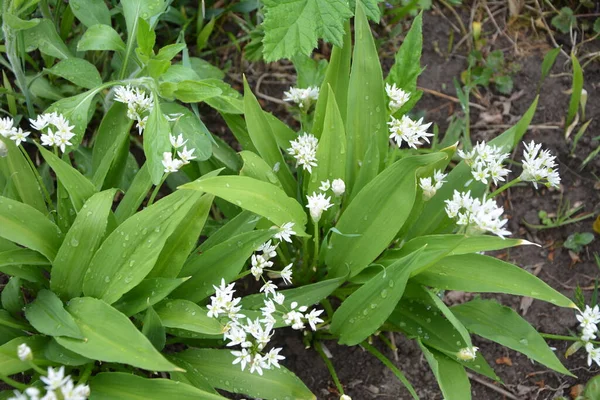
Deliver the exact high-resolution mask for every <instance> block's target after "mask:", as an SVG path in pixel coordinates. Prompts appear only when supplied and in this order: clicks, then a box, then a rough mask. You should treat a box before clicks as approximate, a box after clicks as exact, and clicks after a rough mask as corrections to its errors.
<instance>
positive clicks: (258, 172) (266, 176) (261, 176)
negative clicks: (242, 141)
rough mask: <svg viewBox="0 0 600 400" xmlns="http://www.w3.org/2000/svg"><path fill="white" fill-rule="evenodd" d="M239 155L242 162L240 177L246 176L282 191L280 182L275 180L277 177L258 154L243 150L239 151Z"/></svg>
mask: <svg viewBox="0 0 600 400" xmlns="http://www.w3.org/2000/svg"><path fill="white" fill-rule="evenodd" d="M239 155H240V156H241V157H242V160H243V162H244V166H243V167H242V169H241V170H240V175H241V176H247V177H249V178H253V179H257V180H259V181H263V182H270V183H272V184H274V185H276V186H277V187H279V188H281V189H283V187H282V186H281V182H279V179H277V175H275V173H274V172H273V169H272V168H271V167H269V164H267V163H266V161H265V160H263V159H262V158H260V156H259V155H258V154H256V153H253V152H251V151H247V150H244V151H240V153H239Z"/></svg>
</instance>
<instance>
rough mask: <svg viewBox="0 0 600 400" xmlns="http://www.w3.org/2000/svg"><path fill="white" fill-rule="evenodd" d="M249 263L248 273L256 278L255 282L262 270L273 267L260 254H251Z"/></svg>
mask: <svg viewBox="0 0 600 400" xmlns="http://www.w3.org/2000/svg"><path fill="white" fill-rule="evenodd" d="M250 261H251V263H252V268H250V272H251V273H252V275H253V276H254V277H255V278H256V280H258V279H259V278H260V276H261V275H262V273H263V270H264V269H268V268H271V267H272V266H273V263H272V262H271V261H268V260H267V259H265V258H264V257H263V256H262V255H260V254H252V257H251V258H250Z"/></svg>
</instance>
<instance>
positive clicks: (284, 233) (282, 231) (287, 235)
mask: <svg viewBox="0 0 600 400" xmlns="http://www.w3.org/2000/svg"><path fill="white" fill-rule="evenodd" d="M293 227H294V223H293V222H286V223H285V224H283V225H281V227H280V228H279V232H277V233H276V234H275V235H273V237H274V238H275V239H277V240H281V241H286V242H288V243H292V239H291V236H294V235H295V234H296V232H294V230H293V229H292V228H293Z"/></svg>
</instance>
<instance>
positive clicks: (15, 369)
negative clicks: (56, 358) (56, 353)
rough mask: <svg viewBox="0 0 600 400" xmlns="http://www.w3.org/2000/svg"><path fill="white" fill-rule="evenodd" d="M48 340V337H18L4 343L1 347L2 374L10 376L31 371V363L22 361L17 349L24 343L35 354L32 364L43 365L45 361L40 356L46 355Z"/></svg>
mask: <svg viewBox="0 0 600 400" xmlns="http://www.w3.org/2000/svg"><path fill="white" fill-rule="evenodd" d="M48 340H49V339H48V337H45V336H42V335H34V336H22V337H17V338H15V339H12V340H11V341H10V342H7V343H4V344H3V345H2V346H0V374H2V375H4V376H9V375H14V374H18V373H21V372H24V371H27V370H29V369H31V363H30V362H29V361H21V360H20V359H19V357H18V356H17V348H18V347H19V345H21V344H23V343H24V344H26V345H27V346H29V348H30V349H31V352H32V353H33V360H32V362H33V363H35V364H37V365H40V363H43V362H44V361H45V360H44V359H43V358H41V357H40V356H41V355H43V354H44V347H45V346H46V343H47V342H48Z"/></svg>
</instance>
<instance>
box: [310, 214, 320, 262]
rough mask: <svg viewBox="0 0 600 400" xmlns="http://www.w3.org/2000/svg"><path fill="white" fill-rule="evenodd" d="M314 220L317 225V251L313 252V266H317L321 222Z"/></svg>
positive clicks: (315, 237) (315, 236) (315, 238)
mask: <svg viewBox="0 0 600 400" xmlns="http://www.w3.org/2000/svg"><path fill="white" fill-rule="evenodd" d="M313 222H314V226H315V235H314V240H315V251H314V254H313V262H312V266H313V267H316V266H317V265H318V264H319V222H318V221H313Z"/></svg>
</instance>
